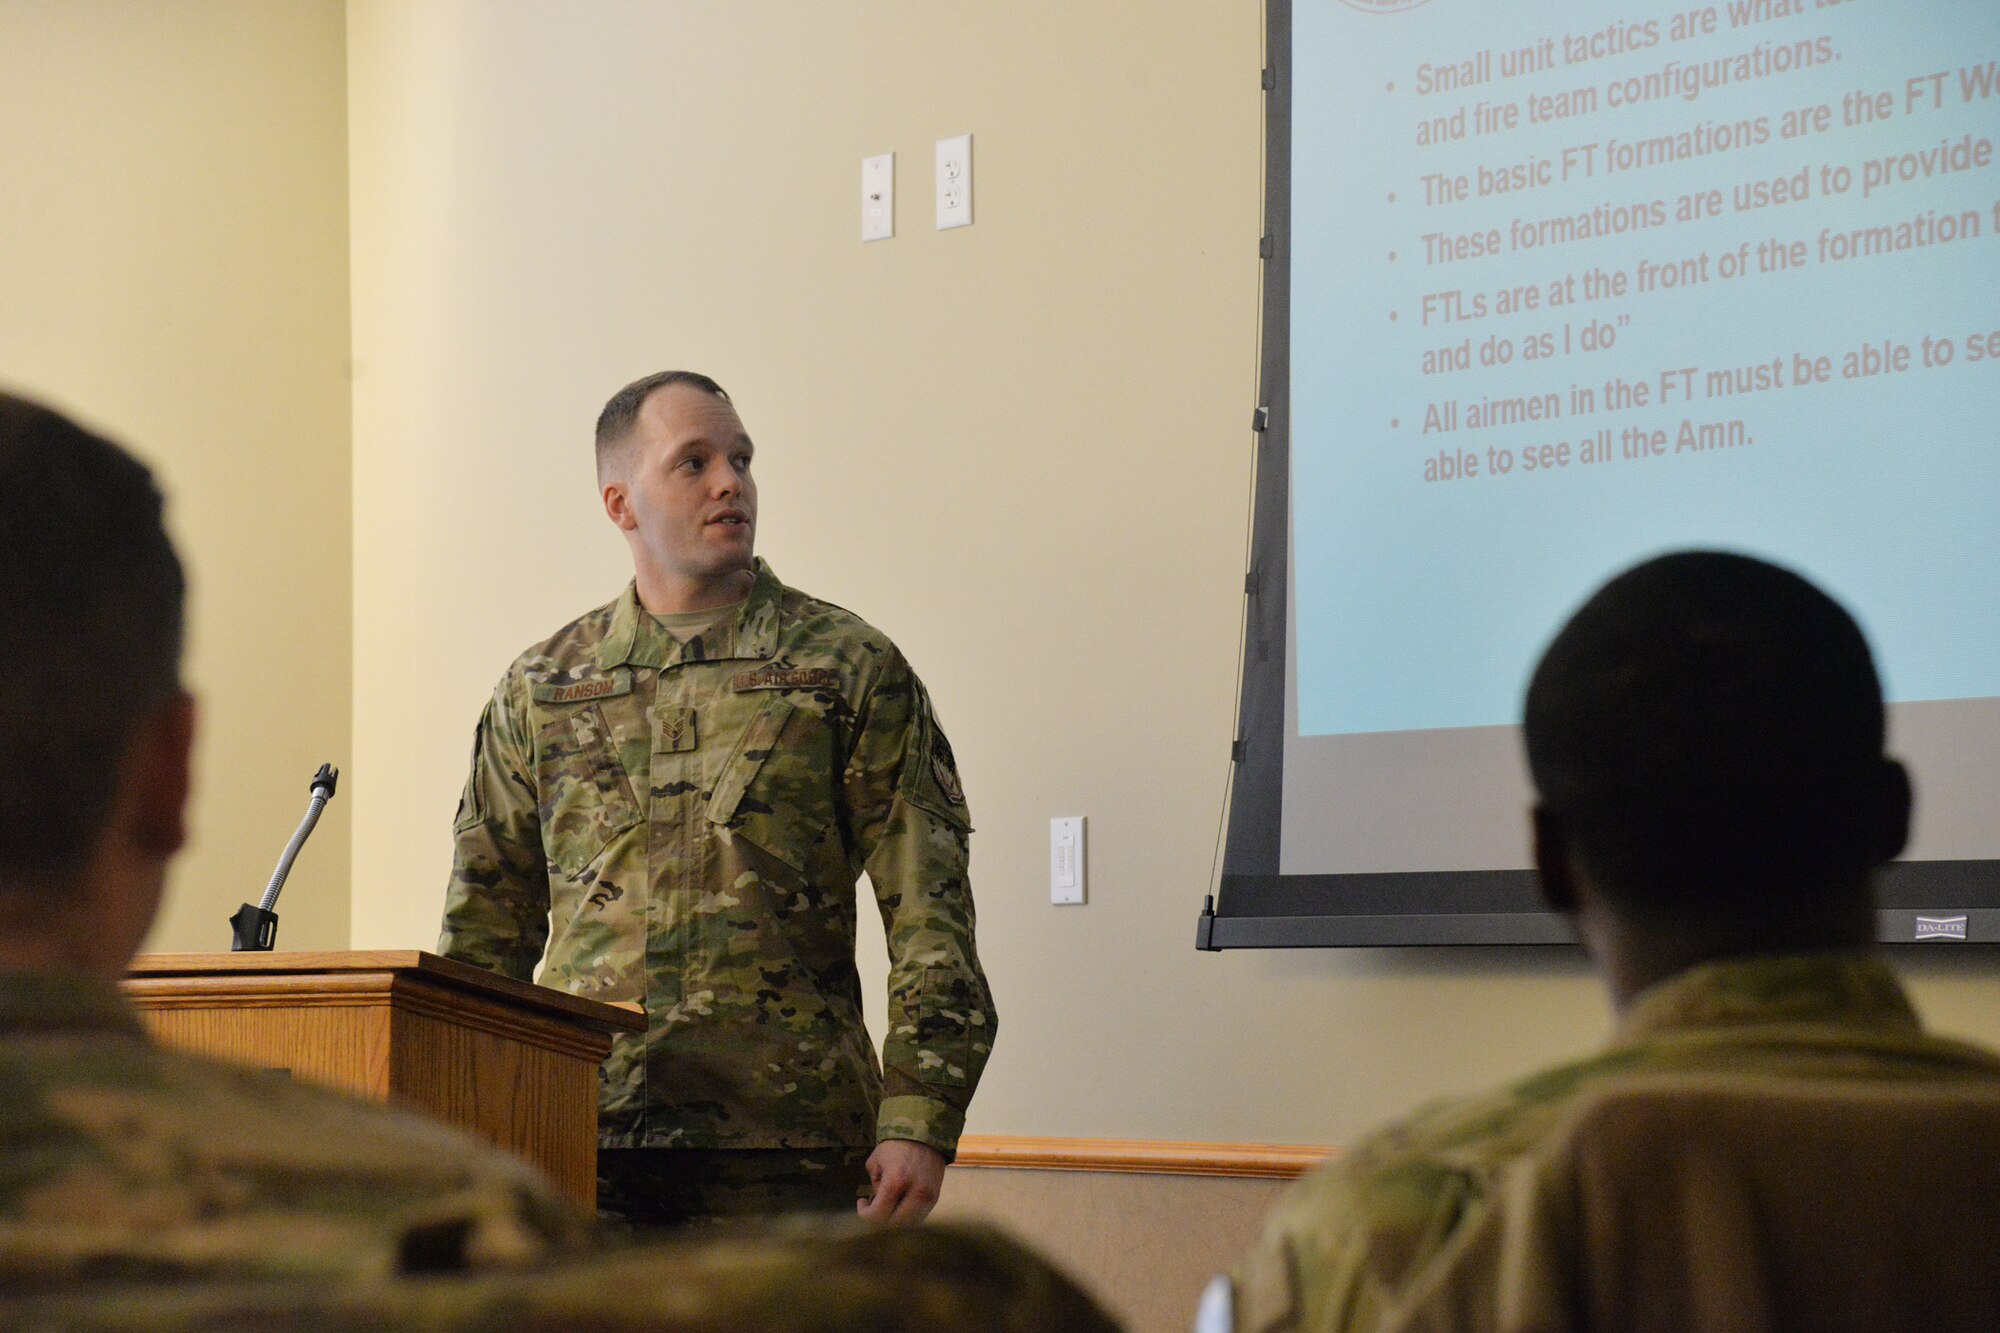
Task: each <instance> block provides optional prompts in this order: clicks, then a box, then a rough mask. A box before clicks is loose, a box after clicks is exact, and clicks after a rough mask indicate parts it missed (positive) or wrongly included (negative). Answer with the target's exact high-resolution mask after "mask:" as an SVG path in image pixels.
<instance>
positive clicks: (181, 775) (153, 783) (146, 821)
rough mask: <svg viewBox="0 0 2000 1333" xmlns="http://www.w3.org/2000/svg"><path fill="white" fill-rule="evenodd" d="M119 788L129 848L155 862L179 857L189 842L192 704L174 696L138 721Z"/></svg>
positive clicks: (192, 746)
mask: <svg viewBox="0 0 2000 1333" xmlns="http://www.w3.org/2000/svg"><path fill="white" fill-rule="evenodd" d="M120 787H122V791H120V793H118V801H120V803H122V805H124V809H126V811H128V819H126V825H124V827H126V839H128V843H130V847H132V849H134V851H138V853H140V855H144V857H150V859H156V861H166V859H168V857H172V855H174V853H178V851H180V849H182V847H184V845H186V841H188V793H190V791H192V789H194V699H190V697H188V695H186V693H180V691H176V693H174V697H172V699H168V701H166V703H164V705H160V707H158V709H154V711H152V713H148V715H146V717H144V719H140V723H138V727H134V729H132V741H130V743H128V745H126V757H124V773H122V775H120Z"/></svg>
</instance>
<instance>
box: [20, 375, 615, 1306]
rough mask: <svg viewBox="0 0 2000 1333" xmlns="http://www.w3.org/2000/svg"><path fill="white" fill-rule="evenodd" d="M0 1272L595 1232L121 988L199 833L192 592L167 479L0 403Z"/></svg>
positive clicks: (111, 1276)
mask: <svg viewBox="0 0 2000 1333" xmlns="http://www.w3.org/2000/svg"><path fill="white" fill-rule="evenodd" d="M0 510H4V513H0V1279H3V1280H4V1283H5V1285H7V1286H8V1287H10V1288H11V1289H14V1290H20V1289H21V1288H23V1287H24V1286H30V1285H35V1284H41V1283H54V1284H58V1285H60V1284H63V1283H66V1282H71V1281H79V1280H86V1279H88V1280H91V1281H113V1280H121V1279H126V1280H129V1279H132V1278H138V1277H146V1278H160V1277H206V1278H216V1277H275V1276H287V1275H320V1276H332V1275H340V1276H365V1275H380V1274H386V1273H393V1272H418V1271H447V1270H459V1269H467V1268H480V1267H491V1266H496V1265H500V1266H504V1265H509V1264H521V1263H527V1262H530V1261H533V1260H538V1259H541V1258H544V1257H546V1256H548V1255H551V1254H556V1253H561V1252H564V1251H567V1250H571V1249H574V1248H575V1247H576V1246H577V1245H579V1244H580V1243H581V1242H582V1241H583V1239H584V1237H585V1236H586V1234H587V1224H586V1222H585V1221H584V1220H583V1219H580V1218H579V1217H577V1216H575V1215H574V1214H573V1213H572V1212H571V1210H570V1209H569V1208H568V1207H567V1206H566V1205H565V1204H563V1203H562V1202H561V1201H560V1200H559V1199H558V1198H557V1197H556V1196H555V1194H554V1193H553V1190H552V1188H551V1187H550V1186H548V1185H546V1184H544V1183H543V1181H542V1180H541V1178H540V1176H539V1175H537V1174H536V1173H535V1172H534V1171H533V1170H532V1169H531V1168H529V1167H528V1166H527V1165H526V1164H525V1163H523V1162H520V1161H518V1160H516V1159H515V1158H513V1157H511V1156H509V1155H507V1154H504V1153H501V1152H498V1151H496V1150H493V1149H490V1148H486V1147H483V1146H481V1145H479V1144H476V1143H474V1142H473V1141H472V1140H471V1139H469V1138H466V1137H464V1136H462V1135H460V1134H458V1133H456V1132H455V1131H453V1130H450V1129H447V1128H446V1127H444V1126H443V1125H439V1124H436V1123H433V1122H431V1121H429V1120H426V1119H423V1118H421V1117H419V1116H415V1115H410V1114H404V1113H401V1112H396V1111H390V1110H387V1109H385V1108H382V1107H378V1106H373V1105H369V1104H366V1103H363V1102H360V1101H357V1100H353V1099H350V1098H347V1097H343V1096H339V1095H337V1094H334V1093H331V1092H325V1091H321V1090H319V1089H316V1088H312V1087H308V1086H305V1085H302V1084H298V1083H294V1082H292V1081H291V1080H289V1079H287V1078H285V1077H283V1076H282V1075H281V1074H277V1073H272V1072H265V1071H258V1070H252V1069H247V1068H239V1067H236V1066H232V1065H225V1064H219V1063H215V1062H213V1061H209V1060H203V1059H197V1058H195V1057H192V1056H188V1055H184V1054H180V1053H178V1052H175V1051H170V1050H167V1049H165V1048H163V1047H161V1046H159V1045H157V1044H155V1043H154V1042H152V1041H151V1040H149V1039H148V1038H147V1035H146V1033H145V1031H144V1029H143V1028H142V1027H141V1025H140V1022H139V1017H138V1015H137V1013H136V1012H135V1011H134V1010H133V1008H132V1006H131V1005H130V1004H129V1003H127V1002H126V1000H125V999H124V997H123V996H122V995H121V994H120V993H119V989H118V981H119V979H120V978H121V977H122V976H123V975H124V972H125V968H126V965H127V963H128V962H130V960H131V957H132V954H133V951H134V950H136V949H137V948H138V947H139V943H140V941H141V940H143V939H144V938H145V936H146V932H147V930H148V928H149V927H150V926H151V925H152V922H153V917H154V914H155V913H156V912H157V910H158V908H159V905H160V895H161V891H162V888H163V885H164V882H165V878H166V872H167V866H168V863H169V862H170V861H171V860H172V859H173V857H174V854H175V853H176V852H178V851H179V850H180V848H181V844H182V842H183V841H184V840H185V838H186V818H185V816H186V807H187V801H188V790H189V770H190V761H191V753H192V750H193V746H194V732H195V704H194V700H193V699H192V698H191V697H190V696H189V695H188V692H187V691H186V689H184V688H183V687H182V684H181V679H180V662H181V639H182V623H183V615H182V613H183V602H184V584H183V578H182V573H181V565H180V561H179V559H178V558H177V557H176V555H175V553H174V548H173V544H172V542H171V541H170V540H169V539H168V537H167V533H166V529H165V526H164V523H163V517H162V510H163V502H162V500H161V496H160V493H159V491H158V489H157V488H156V487H155V486H154V483H153V479H152V476H151V474H150V473H149V472H148V471H147V469H146V468H145V467H144V466H143V465H142V464H140V463H139V462H138V461H136V460H135V459H133V458H132V457H131V456H130V455H129V454H127V453H125V452H124V451H123V450H122V449H120V448H119V447H118V446H116V445H114V444H111V443H109V442H107V441H105V440H103V439H100V438H98V437H97V436H95V435H93V434H91V433H89V432H88V431H85V430H83V429H82V428H80V427H79V426H77V425H75V424H74V423H72V422H70V421H68V420H67V419H65V418H63V417H61V416H59V415H57V414H56V413H54V412H51V411H48V410H46V409H44V408H42V407H39V406H37V405H35V404H33V403H30V402H26V401H24V400H22V399H19V398H14V397H9V396H6V395H4V394H0Z"/></svg>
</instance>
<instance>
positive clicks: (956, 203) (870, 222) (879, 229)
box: [861, 134, 972, 241]
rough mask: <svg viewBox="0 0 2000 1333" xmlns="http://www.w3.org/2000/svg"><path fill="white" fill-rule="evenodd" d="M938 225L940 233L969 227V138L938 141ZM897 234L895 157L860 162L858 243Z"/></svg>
mask: <svg viewBox="0 0 2000 1333" xmlns="http://www.w3.org/2000/svg"><path fill="white" fill-rule="evenodd" d="M937 225H938V230H939V231H945V230H947V229H949V228H952V227H969V226H971V225H972V136H971V135H970V134H955V135H953V136H952V137H951V138H949V139H939V140H938V141H937ZM895 234H896V155H895V154H894V153H880V154H877V155H876V156H874V157H864V158H862V159H861V239H862V240H864V241H886V240H888V239H889V238H890V237H892V236H894V235H895Z"/></svg>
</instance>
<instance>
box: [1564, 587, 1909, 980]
mask: <svg viewBox="0 0 2000 1333" xmlns="http://www.w3.org/2000/svg"><path fill="white" fill-rule="evenodd" d="M1884 728H1885V715H1884V709H1883V704H1882V687H1881V682H1880V681H1879V679H1878V678H1877V676H1876V673H1875V665H1874V661H1873V659H1872V658H1871V656H1870V654H1869V651H1868V644H1867V641H1866V640H1865V639H1864V638H1863V637H1862V634H1861V630H1860V628H1859V626H1857V625H1856V624H1855V622H1854V620H1853V618H1852V617H1851V616H1849V615H1848V614H1847V612H1846V611H1844V610H1842V609H1841V607H1840V606H1839V605H1838V604H1837V603H1835V602H1834V601H1833V600H1832V599H1831V598H1829V597H1828V596H1827V595H1826V594H1825V593H1822V592H1820V591H1819V590H1818V589H1817V588H1815V587H1813V586H1812V585H1811V584H1810V583H1807V582H1806V581H1805V580H1804V579H1802V578H1800V577H1799V576H1798V575H1796V574H1793V573H1791V572H1790V571H1788V570H1784V569H1781V568H1779V567H1777V566H1775V565H1771V564H1767V563H1765V562H1763V561H1761V560H1755V559H1751V558H1749V557H1747V556H1741V555H1730V554H1724V553H1720V552H1701V551H1695V552H1685V553H1680V554H1675V555H1667V556H1661V557H1659V558H1658V559H1654V560H1649V561H1647V562H1645V563H1644V564H1641V565H1638V566H1636V567H1635V568H1633V569H1630V570H1628V571H1626V572H1625V573H1623V574H1621V575H1619V576H1618V577H1617V578H1615V579H1613V580H1611V582H1609V583H1607V584H1606V585H1605V586H1604V587H1603V588H1601V589H1600V590H1599V591H1598V592H1597V593H1596V594H1595V595H1593V596H1592V597H1591V598H1590V600H1589V601H1587V602H1585V603H1584V605H1583V606H1582V608H1581V609H1579V610H1578V611H1577V612H1576V614H1575V615H1573V616H1572V617H1571V618H1570V620H1569V622H1568V623H1567V624H1566V625H1564V626H1563V628H1562V630H1561V632H1560V633H1558V634H1557V635H1556V637H1555V640H1554V641H1553V642H1552V643H1551V644H1550V645H1549V647H1548V649H1547V651H1546V652H1545V653H1544V654H1543V656H1542V660H1541V663H1540V664H1539V666H1537V668H1536V670H1535V674H1534V678H1533V681H1532V683H1531V684H1530V685H1529V688H1528V699H1527V710H1526V721H1525V739H1526V743H1527V752H1528V767H1529V770H1530V772H1531V773H1532V775H1533V778H1534V783H1535V788H1536V791H1537V795H1538V798H1539V804H1538V805H1537V807H1536V810H1535V814H1534V824H1535V841H1536V863H1537V867H1538V869H1539V870H1540V872H1541V876H1542V881H1543V888H1544V892H1545V893H1546V894H1547V895H1548V897H1549V899H1550V901H1551V903H1552V904H1553V905H1554V906H1555V907H1556V908H1557V909H1558V910H1561V911H1563V912H1565V913H1568V914H1569V915H1570V916H1571V917H1572V918H1573V920H1574V921H1575V923H1576V926H1577V929H1578V933H1579V935H1580V936H1581V937H1582V938H1583V940H1584V943H1585V945H1586V947H1588V948H1590V949H1591V950H1592V952H1593V954H1594V955H1595V956H1596V957H1597V958H1598V960H1599V962H1600V963H1601V964H1603V965H1605V966H1606V968H1607V969H1608V970H1609V971H1610V972H1611V974H1612V980H1613V987H1614V991H1616V992H1617V993H1618V994H1619V996H1620V998H1621V1000H1622V999H1625V998H1629V995H1630V993H1631V991H1632V989H1633V988H1634V985H1621V984H1620V979H1621V975H1622V976H1623V979H1624V980H1625V981H1626V982H1630V983H1634V984H1636V985H1643V984H1649V983H1650V982H1651V981H1653V980H1658V979H1659V978H1660V976H1662V975H1666V974H1669V973H1670V972H1671V971H1675V970H1679V968H1681V967H1685V966H1690V965H1692V964H1693V963H1696V962H1701V961H1707V960H1709V959H1711V958H1720V957H1729V956H1737V955H1744V954H1751V953H1769V952H1785V951H1797V950H1811V949H1827V948H1850V947H1852V948H1859V947H1865V946H1866V945H1867V944H1868V943H1869V942H1870V941H1871V940H1872V939H1873V935H1874V904H1873V898H1872V875H1873V871H1874V870H1875V868H1876V867H1877V866H1879V865H1880V864H1881V863H1882V862H1884V861H1886V860H1888V859H1890V858H1891V857H1894V856H1895V855H1896V854H1897V853H1898V852H1900V851H1901V850H1902V848H1903V845H1904V842H1905V840H1906V839H1907V837H1908V833H1909V813H1910V790H1909V782H1908V779H1907V777H1906V775H1905V774H1904V772H1903V769H1902V767H1901V766H1900V765H1899V764H1897V763H1895V762H1894V761H1892V760H1890V759H1889V758H1887V757H1886V756H1885V755H1884V753H1883V741H1884ZM1621 952H1622V953H1623V954H1624V955H1625V959H1624V962H1623V963H1622V964H1621V962H1620V959H1619V958H1618V957H1615V956H1613V955H1616V954H1620V953H1621ZM1635 953H1636V954H1639V955H1643V956H1644V957H1646V958H1649V959H1651V961H1650V962H1643V961H1637V960H1636V959H1635V958H1634V957H1633V956H1632V955H1634V954H1635Z"/></svg>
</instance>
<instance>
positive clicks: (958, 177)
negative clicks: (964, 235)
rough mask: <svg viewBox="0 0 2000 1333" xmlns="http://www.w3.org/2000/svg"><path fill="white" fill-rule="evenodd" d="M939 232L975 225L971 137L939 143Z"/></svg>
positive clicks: (958, 136) (955, 138)
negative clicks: (973, 219)
mask: <svg viewBox="0 0 2000 1333" xmlns="http://www.w3.org/2000/svg"><path fill="white" fill-rule="evenodd" d="M937 224H938V230H939V231H944V230H946V229H947V228H950V227H970V226H971V225H972V136H971V135H970V134H959V135H954V136H952V137H951V138H949V139H939V140H938V141H937Z"/></svg>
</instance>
